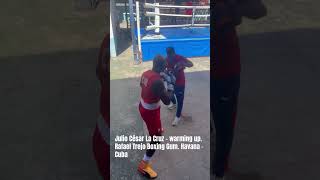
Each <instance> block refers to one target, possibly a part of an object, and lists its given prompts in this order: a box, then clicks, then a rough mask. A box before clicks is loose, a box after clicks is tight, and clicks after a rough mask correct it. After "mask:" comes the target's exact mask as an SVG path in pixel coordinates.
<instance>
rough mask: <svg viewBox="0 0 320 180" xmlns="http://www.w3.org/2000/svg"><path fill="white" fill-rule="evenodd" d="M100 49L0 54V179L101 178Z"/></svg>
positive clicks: (54, 179) (55, 179)
mask: <svg viewBox="0 0 320 180" xmlns="http://www.w3.org/2000/svg"><path fill="white" fill-rule="evenodd" d="M97 52H98V49H84V50H74V51H66V52H55V53H48V54H39V55H26V56H21V57H1V58H0V72H1V76H0V84H1V86H0V99H1V100H0V109H1V111H0V119H1V122H2V123H1V126H0V133H1V136H0V141H1V143H2V146H1V148H0V154H1V162H0V169H1V175H0V179H8V180H9V179H25V180H43V179H46V180H57V179H68V180H79V179H83V180H84V179H87V180H92V179H100V177H99V176H98V172H97V170H96V164H95V161H94V159H93V154H92V150H91V149H92V145H91V144H92V143H91V135H92V132H93V128H94V127H95V122H96V119H97V116H98V113H99V111H98V108H99V107H98V100H99V89H98V88H99V85H98V82H97V80H96V77H95V65H96V60H97Z"/></svg>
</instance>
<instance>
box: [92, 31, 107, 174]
mask: <svg viewBox="0 0 320 180" xmlns="http://www.w3.org/2000/svg"><path fill="white" fill-rule="evenodd" d="M109 58H110V51H109V34H106V35H105V37H104V40H103V42H102V45H101V47H100V52H99V57H98V65H97V76H98V79H99V81H100V85H101V91H100V117H99V119H98V122H97V125H96V127H95V130H94V133H93V153H94V157H95V159H96V162H97V166H98V170H99V172H100V174H101V176H102V177H103V179H104V180H109V179H110V162H109V159H110V154H109V153H110V152H109V127H110V121H109V109H110V105H109V101H110V98H109V88H110V81H109V72H108V69H109V66H108V65H109Z"/></svg>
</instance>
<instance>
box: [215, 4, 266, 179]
mask: <svg viewBox="0 0 320 180" xmlns="http://www.w3.org/2000/svg"><path fill="white" fill-rule="evenodd" d="M213 13H214V20H215V26H214V30H213V31H214V38H212V39H211V40H212V41H213V42H212V43H211V44H212V45H213V49H214V51H213V63H212V65H213V67H211V73H212V74H211V84H210V85H211V88H210V90H211V113H212V116H213V121H214V125H215V129H216V138H215V140H216V143H215V144H216V148H215V153H214V163H213V173H214V176H215V179H223V177H224V174H225V172H226V170H227V169H228V157H229V154H230V151H231V147H232V141H233V133H234V127H235V120H236V114H237V103H238V94H239V88H240V48H239V42H238V36H237V32H236V26H237V25H239V24H240V23H241V17H242V16H244V17H248V18H250V19H257V18H260V17H263V16H264V15H265V14H266V8H265V6H264V5H263V3H262V2H261V1H260V0H217V2H216V4H215V5H214V7H213Z"/></svg>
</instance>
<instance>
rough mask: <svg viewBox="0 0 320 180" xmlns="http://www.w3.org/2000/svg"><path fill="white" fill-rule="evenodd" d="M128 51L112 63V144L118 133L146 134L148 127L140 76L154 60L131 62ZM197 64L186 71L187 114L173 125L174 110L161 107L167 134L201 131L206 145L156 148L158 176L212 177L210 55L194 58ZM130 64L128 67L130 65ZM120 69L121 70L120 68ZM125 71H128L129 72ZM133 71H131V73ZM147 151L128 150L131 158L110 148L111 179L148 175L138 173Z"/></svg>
mask: <svg viewBox="0 0 320 180" xmlns="http://www.w3.org/2000/svg"><path fill="white" fill-rule="evenodd" d="M125 57H127V56H126V55H123V56H120V57H119V58H117V59H115V60H114V61H113V62H112V66H111V76H112V77H113V80H111V84H110V85H111V92H110V94H111V109H110V110H111V111H110V112H111V145H113V144H114V141H113V139H114V137H115V136H116V135H122V134H123V135H127V136H129V135H144V134H147V130H146V128H145V127H144V123H143V120H142V119H141V117H140V114H139V112H138V109H137V105H138V102H139V98H140V87H139V80H140V77H139V76H140V75H141V73H142V72H143V71H145V70H147V69H149V68H151V64H152V63H151V62H147V63H143V64H142V65H139V66H132V65H131V66H130V64H132V62H131V61H128V58H125ZM192 61H193V62H194V64H195V67H194V68H192V69H190V70H188V71H187V72H186V77H187V87H186V93H185V103H184V111H183V113H185V114H186V115H187V116H191V117H192V118H186V119H185V120H184V121H182V122H181V124H180V125H179V126H178V127H172V126H171V121H172V120H173V118H174V115H175V114H174V112H172V111H169V110H167V109H166V108H165V106H163V108H162V110H161V118H162V125H163V127H164V129H165V132H164V135H165V136H166V137H168V136H169V135H181V136H182V135H199V136H201V137H202V138H203V142H202V143H201V145H202V146H203V148H202V149H201V150H198V151H192V150H189V151H186V150H178V151H176V150H175V151H169V150H166V151H156V153H155V155H154V158H153V159H152V162H153V167H154V168H155V170H157V172H158V173H159V177H158V179H163V180H171V179H172V180H173V179H177V180H189V179H190V180H192V179H210V155H209V152H210V144H209V143H210V138H209V137H210V130H209V123H210V121H209V117H210V116H209V110H210V107H209V98H208V97H209V89H210V87H209V85H210V77H209V58H208V57H205V58H197V59H192ZM128 65H129V67H128ZM119 71H120V72H119ZM122 71H126V72H127V73H125V72H123V73H122ZM128 72H132V73H128ZM144 152H145V151H139V150H136V151H129V158H127V159H121V158H120V159H119V158H114V151H113V150H111V179H114V180H115V179H119V177H122V179H130V180H131V179H137V180H138V179H145V178H144V177H142V176H141V175H140V174H138V173H137V165H138V163H139V162H140V161H141V158H142V157H143V154H144Z"/></svg>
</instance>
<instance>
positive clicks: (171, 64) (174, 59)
mask: <svg viewBox="0 0 320 180" xmlns="http://www.w3.org/2000/svg"><path fill="white" fill-rule="evenodd" d="M166 51H167V58H166V61H167V69H168V70H171V71H173V72H174V75H175V77H176V83H175V86H174V94H175V96H176V98H177V102H176V99H175V98H174V96H171V97H173V98H171V103H170V105H169V106H168V108H169V109H173V108H174V107H176V104H178V106H177V112H176V117H175V119H174V120H173V122H172V125H173V126H176V125H178V123H179V121H180V117H181V112H182V108H183V101H184V90H185V81H186V80H185V75H184V69H185V68H186V67H188V68H189V67H192V66H193V63H192V62H191V61H190V60H188V59H186V58H184V57H183V56H180V55H178V54H176V52H175V50H174V48H173V47H168V48H167V49H166Z"/></svg>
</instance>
